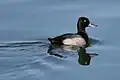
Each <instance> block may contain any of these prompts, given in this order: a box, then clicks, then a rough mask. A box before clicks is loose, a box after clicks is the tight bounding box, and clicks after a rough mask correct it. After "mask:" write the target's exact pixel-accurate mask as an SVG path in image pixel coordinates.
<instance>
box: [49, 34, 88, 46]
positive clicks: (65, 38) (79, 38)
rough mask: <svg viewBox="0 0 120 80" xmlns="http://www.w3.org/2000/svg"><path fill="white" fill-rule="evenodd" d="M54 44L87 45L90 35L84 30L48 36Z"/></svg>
mask: <svg viewBox="0 0 120 80" xmlns="http://www.w3.org/2000/svg"><path fill="white" fill-rule="evenodd" d="M48 40H49V41H50V42H51V43H52V44H58V45H79V46H87V44H88V35H87V34H86V33H84V32H80V33H66V34H63V35H60V36H57V37H55V38H48Z"/></svg>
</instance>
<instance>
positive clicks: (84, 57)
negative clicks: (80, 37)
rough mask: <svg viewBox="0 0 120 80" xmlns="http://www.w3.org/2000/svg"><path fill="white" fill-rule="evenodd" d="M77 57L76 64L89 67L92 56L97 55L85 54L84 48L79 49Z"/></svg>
mask: <svg viewBox="0 0 120 80" xmlns="http://www.w3.org/2000/svg"><path fill="white" fill-rule="evenodd" d="M78 56H79V57H78V63H79V64H80V65H90V61H91V58H92V57H94V56H98V54H96V53H89V52H86V49H85V48H79V49H78Z"/></svg>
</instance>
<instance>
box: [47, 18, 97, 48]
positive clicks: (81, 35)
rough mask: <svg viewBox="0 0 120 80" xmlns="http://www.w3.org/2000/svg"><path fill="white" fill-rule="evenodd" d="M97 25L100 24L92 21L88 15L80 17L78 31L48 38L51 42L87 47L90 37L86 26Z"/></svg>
mask: <svg viewBox="0 0 120 80" xmlns="http://www.w3.org/2000/svg"><path fill="white" fill-rule="evenodd" d="M97 26H98V25H96V24H93V23H91V22H90V20H89V19H88V18H87V17H79V18H78V21H77V32H76V33H65V34H62V35H59V36H56V37H54V38H48V40H49V41H50V43H51V44H56V45H71V46H79V47H84V48H85V47H88V46H89V37H88V34H87V32H86V28H87V27H97Z"/></svg>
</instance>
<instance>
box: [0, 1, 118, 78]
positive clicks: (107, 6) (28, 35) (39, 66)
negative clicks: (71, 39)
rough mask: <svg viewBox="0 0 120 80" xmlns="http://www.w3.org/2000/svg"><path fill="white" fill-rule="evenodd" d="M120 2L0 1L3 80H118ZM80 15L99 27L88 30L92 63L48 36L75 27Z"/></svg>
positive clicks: (0, 50)
mask: <svg viewBox="0 0 120 80" xmlns="http://www.w3.org/2000/svg"><path fill="white" fill-rule="evenodd" d="M119 3H120V1H114V0H111V1H109V0H106V1H104V0H102V1H100V0H99V1H96V0H92V1H87V0H86V1H82V0H1V1H0V80H80V79H82V80H88V79H90V80H119V79H120V69H119V67H120V63H119V61H120V58H119V56H120V54H119V52H120V48H119V45H120V43H119V40H120V38H119V29H120V28H119V26H120V24H119V21H120V11H119V8H120V5H119ZM79 16H88V17H89V18H90V20H91V21H92V22H93V23H96V24H98V25H99V27H97V28H89V29H87V32H88V34H89V36H90V37H92V39H93V42H94V43H95V44H94V45H93V46H92V47H90V48H88V49H87V52H95V53H97V54H98V56H94V57H92V59H91V61H90V65H87V66H84V65H81V64H80V63H79V55H78V52H76V51H63V50H60V49H59V48H58V49H57V50H54V52H55V53H59V54H60V55H62V56H63V58H60V57H57V56H54V55H50V54H49V53H47V52H48V49H49V41H48V40H47V38H48V37H54V36H57V35H60V34H62V33H67V32H76V22H77V19H78V17H79Z"/></svg>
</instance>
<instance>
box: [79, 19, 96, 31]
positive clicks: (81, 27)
mask: <svg viewBox="0 0 120 80" xmlns="http://www.w3.org/2000/svg"><path fill="white" fill-rule="evenodd" d="M86 27H97V25H95V24H92V23H91V22H90V21H89V19H88V18H87V17H80V18H78V22H77V30H78V32H79V31H85V28H86Z"/></svg>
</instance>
